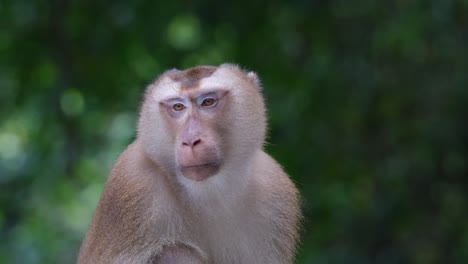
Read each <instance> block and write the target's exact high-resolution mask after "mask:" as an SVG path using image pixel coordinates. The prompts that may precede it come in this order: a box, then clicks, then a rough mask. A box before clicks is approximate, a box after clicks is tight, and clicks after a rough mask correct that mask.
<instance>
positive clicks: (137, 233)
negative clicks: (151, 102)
mask: <svg viewBox="0 0 468 264" xmlns="http://www.w3.org/2000/svg"><path fill="white" fill-rule="evenodd" d="M162 173H163V172H162V171H161V170H160V169H159V168H158V167H157V166H155V165H154V164H153V163H151V162H150V161H149V160H147V159H146V157H145V155H144V154H142V150H141V148H140V146H138V144H136V143H132V144H131V145H129V146H128V147H127V149H126V150H124V151H123V152H122V154H121V155H120V156H119V158H118V159H117V160H116V162H115V164H114V166H113V168H112V170H111V173H110V175H109V178H108V180H107V182H106V184H105V187H104V190H103V193H102V195H101V198H100V200H99V203H98V206H97V209H96V211H95V215H94V216H93V219H92V221H91V225H90V229H89V235H88V237H87V238H86V239H87V240H89V243H86V244H87V245H89V249H87V250H88V251H93V252H95V254H96V255H98V256H106V255H107V256H115V255H125V254H126V252H131V254H134V249H137V248H138V249H140V251H142V252H146V253H147V254H150V253H151V255H154V254H157V251H158V248H161V247H162V244H164V243H170V242H171V241H173V240H174V239H172V238H171V237H169V236H164V234H167V233H168V232H167V230H168V229H170V228H171V226H170V225H171V223H172V225H174V223H175V222H177V219H175V218H173V217H172V219H171V211H173V210H167V209H168V208H170V207H171V206H173V205H172V204H171V201H170V200H169V199H167V197H168V195H167V194H166V192H167V190H165V188H164V187H163V186H161V184H162V182H161V180H160V179H161V178H162V177H161V174H162ZM171 221H172V222H171ZM181 232H182V231H181ZM149 233H154V235H153V236H148V234H149ZM145 248H146V249H147V250H146V251H145V250H144V249H145ZM91 255H92V254H91ZM140 255H141V257H144V254H143V255H142V254H140ZM146 257H149V256H146ZM98 260H99V258H98Z"/></svg>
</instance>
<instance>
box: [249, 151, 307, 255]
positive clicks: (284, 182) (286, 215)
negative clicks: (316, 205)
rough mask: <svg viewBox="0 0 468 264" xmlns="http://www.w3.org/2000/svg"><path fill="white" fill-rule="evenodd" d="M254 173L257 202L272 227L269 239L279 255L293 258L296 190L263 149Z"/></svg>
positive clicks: (297, 224) (298, 211)
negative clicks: (256, 179) (257, 189)
mask: <svg viewBox="0 0 468 264" xmlns="http://www.w3.org/2000/svg"><path fill="white" fill-rule="evenodd" d="M260 160H261V162H260V164H261V166H259V168H258V170H257V175H258V179H259V181H260V183H259V184H258V186H259V188H263V190H260V191H258V192H257V193H258V196H257V199H258V203H259V206H260V208H261V209H260V210H259V212H260V214H261V215H262V218H263V219H266V221H267V222H268V224H267V226H269V228H270V229H271V232H270V233H269V234H270V235H271V237H270V240H271V241H272V243H273V245H275V246H276V248H277V252H281V256H286V257H287V258H293V256H294V253H295V250H296V248H295V245H296V244H297V243H296V242H297V241H298V240H299V228H300V224H301V215H302V214H301V208H300V207H301V206H300V195H299V192H298V190H297V188H296V186H295V185H294V183H293V182H292V181H291V179H290V178H289V176H288V175H287V174H286V172H285V171H284V170H283V169H282V168H281V166H280V165H279V164H278V163H277V162H276V161H275V160H274V159H273V158H272V157H270V156H269V155H268V154H266V153H264V152H262V153H261V155H260Z"/></svg>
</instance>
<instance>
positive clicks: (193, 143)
mask: <svg viewBox="0 0 468 264" xmlns="http://www.w3.org/2000/svg"><path fill="white" fill-rule="evenodd" d="M200 143H201V139H197V140H194V141H182V146H184V147H192V148H193V147H195V146H196V145H198V144H200Z"/></svg>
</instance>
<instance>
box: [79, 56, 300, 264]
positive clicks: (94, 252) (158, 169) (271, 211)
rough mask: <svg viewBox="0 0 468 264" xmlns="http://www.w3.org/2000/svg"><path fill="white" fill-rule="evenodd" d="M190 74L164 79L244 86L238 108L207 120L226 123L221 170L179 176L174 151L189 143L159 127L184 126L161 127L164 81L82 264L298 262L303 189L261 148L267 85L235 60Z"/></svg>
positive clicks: (120, 167) (147, 105) (104, 202)
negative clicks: (200, 177)
mask: <svg viewBox="0 0 468 264" xmlns="http://www.w3.org/2000/svg"><path fill="white" fill-rule="evenodd" d="M212 69H214V70H212ZM218 71H219V72H218ZM209 72H211V73H209ZM182 73H183V72H180V73H177V74H176V75H177V77H174V75H172V74H171V73H170V72H169V73H165V74H163V76H162V77H160V78H159V81H160V80H161V79H162V78H164V77H167V76H172V77H170V78H171V79H172V80H179V82H180V83H182V84H183V83H184V82H185V83H186V84H187V83H189V85H186V86H185V87H193V86H199V84H200V80H202V79H204V78H208V77H210V76H215V77H216V78H220V79H223V80H224V79H226V78H228V79H227V80H226V83H227V84H229V83H232V84H236V85H235V87H234V88H233V89H232V90H231V91H230V92H229V93H230V94H229V96H230V99H229V100H231V101H232V103H230V106H229V108H228V109H229V111H223V112H222V113H220V114H219V115H218V114H216V115H212V114H210V115H208V117H206V116H205V117H204V118H208V119H210V118H212V119H213V120H212V121H213V122H214V120H218V122H217V126H219V127H218V128H217V129H216V131H218V132H215V133H220V137H221V139H220V142H221V143H219V144H221V149H222V150H223V152H222V154H220V155H221V157H223V159H224V162H223V165H222V166H221V168H220V171H219V173H218V174H216V175H214V176H212V177H211V178H210V179H207V180H205V181H200V182H194V181H190V180H187V179H184V177H182V178H180V175H179V174H177V173H176V172H175V168H176V167H175V166H176V163H177V162H176V161H174V159H175V157H176V156H175V155H176V154H174V153H172V152H171V146H174V144H179V143H178V142H179V141H178V138H177V137H176V138H170V135H172V136H173V135H177V134H178V133H180V130H181V129H182V128H176V127H177V126H175V125H174V127H175V129H176V131H175V132H174V131H173V132H168V131H166V130H164V129H163V130H160V131H161V132H160V133H156V134H155V133H154V131H151V130H152V129H156V128H158V127H160V126H163V127H165V126H166V125H168V124H166V123H168V122H169V123H170V122H176V120H174V121H171V120H168V119H165V118H162V119H157V120H159V121H158V122H162V123H157V124H153V123H154V120H153V119H151V117H152V115H154V114H155V113H157V112H158V111H155V110H154V107H159V105H158V104H155V102H152V101H151V100H153V99H152V97H151V95H152V94H153V92H154V91H152V90H153V89H158V85H155V86H153V87H150V88H149V89H148V91H147V94H146V97H145V102H144V104H143V107H142V115H141V116H140V122H139V130H138V137H137V139H136V140H135V142H133V143H132V144H131V145H130V146H129V147H128V148H127V149H126V150H125V151H124V152H123V153H122V154H121V155H120V157H119V159H118V160H117V162H116V164H115V165H114V168H113V169H112V171H111V173H110V176H109V179H108V181H107V183H106V186H105V188H104V191H103V193H102V196H101V199H100V201H99V204H98V206H97V208H96V212H95V214H94V216H93V219H92V221H91V224H90V227H89V230H88V233H87V234H86V237H85V239H84V241H83V244H82V247H81V250H80V254H79V258H78V263H80V264H88V263H193V264H201V263H204V264H217V263H226V264H234V263H272V264H274V263H278V264H280V263H282V264H285V263H292V262H293V260H294V253H295V250H296V245H297V241H298V239H299V235H298V229H299V224H300V219H301V214H300V213H301V212H300V206H299V193H298V191H297V189H296V188H295V186H294V184H293V183H292V182H291V181H290V180H289V178H288V176H287V175H286V174H285V173H284V171H283V170H282V169H281V167H280V166H279V165H278V164H277V163H276V162H275V161H274V160H273V159H272V158H271V157H270V156H268V155H267V154H266V153H264V152H263V150H262V149H261V148H262V145H263V141H264V131H265V123H264V119H265V110H264V108H263V99H262V97H261V95H260V93H259V92H258V90H257V89H255V88H258V87H256V85H255V84H256V83H258V80H257V79H256V78H255V79H252V76H253V75H252V74H250V76H247V73H245V72H243V71H242V70H240V69H239V68H237V67H236V66H234V65H229V64H228V65H222V66H220V67H213V68H205V67H202V68H192V69H190V70H188V71H185V73H183V74H182ZM208 73H209V74H208ZM228 76H232V77H228ZM255 77H256V76H255ZM174 78H175V79H174ZM231 78H232V79H231ZM234 78H239V80H238V81H236V80H235V79H234ZM188 80H190V81H188ZM159 81H157V82H156V84H157V83H159ZM182 86H184V85H182ZM227 86H229V85H227ZM183 89H185V88H182V90H183ZM152 109H153V110H152ZM224 110H227V109H224ZM160 114H161V113H160ZM160 114H159V115H160ZM220 118H221V119H220ZM204 122H205V121H204ZM152 125H154V126H152ZM227 128H231V129H230V131H227V130H226V129H227ZM177 130H179V131H177ZM161 133H166V134H161ZM157 144H159V145H157ZM161 152H169V153H161Z"/></svg>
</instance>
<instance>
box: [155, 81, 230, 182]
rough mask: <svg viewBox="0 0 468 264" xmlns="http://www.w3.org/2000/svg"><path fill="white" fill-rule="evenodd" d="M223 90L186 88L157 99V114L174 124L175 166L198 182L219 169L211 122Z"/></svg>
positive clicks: (220, 105)
mask: <svg viewBox="0 0 468 264" xmlns="http://www.w3.org/2000/svg"><path fill="white" fill-rule="evenodd" d="M228 93H229V91H227V90H223V89H211V90H201V91H200V90H195V91H193V90H189V91H186V92H184V93H183V94H182V95H178V96H175V97H170V98H167V99H164V100H161V101H160V108H161V109H160V110H161V114H162V115H165V116H166V117H167V118H169V119H170V120H171V122H172V123H174V124H175V125H176V126H177V128H176V130H177V131H179V133H178V137H177V140H176V142H177V150H176V160H177V165H178V166H177V169H178V170H179V172H181V173H182V175H183V176H185V177H187V178H188V179H191V180H194V181H202V180H205V179H207V178H208V177H211V176H213V175H214V174H216V173H217V172H218V171H219V168H220V166H221V164H222V161H223V160H222V159H223V157H222V153H221V151H220V149H219V146H220V142H218V141H219V138H218V137H216V133H215V132H216V131H215V130H216V126H215V125H214V124H213V123H212V122H213V120H215V119H216V116H217V114H218V112H219V111H221V110H222V109H223V106H224V104H225V103H226V95H227V94H228Z"/></svg>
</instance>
